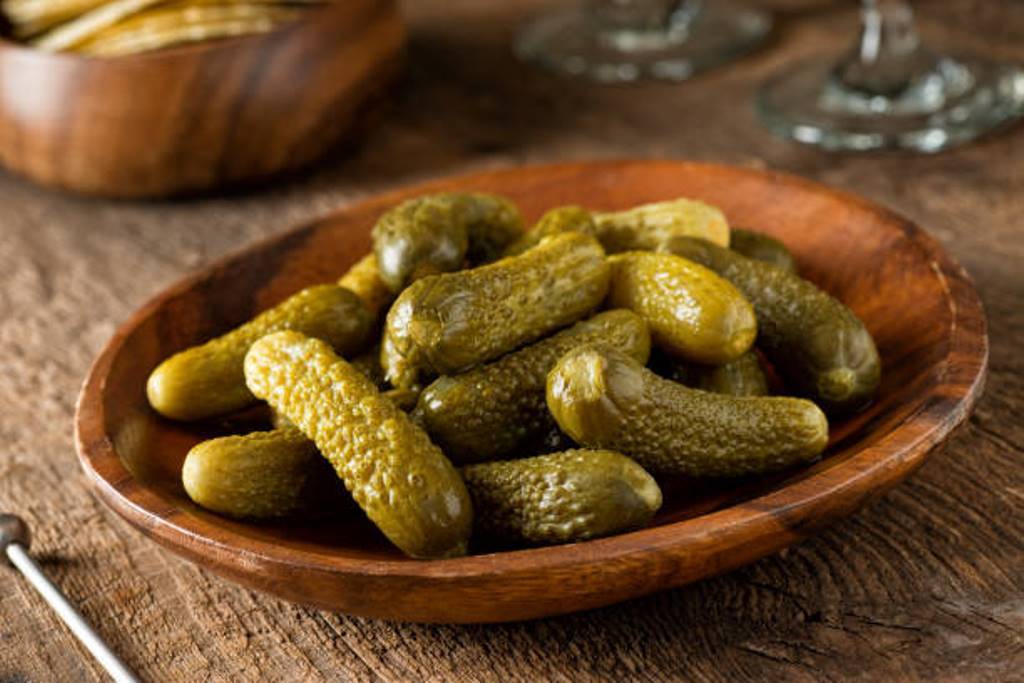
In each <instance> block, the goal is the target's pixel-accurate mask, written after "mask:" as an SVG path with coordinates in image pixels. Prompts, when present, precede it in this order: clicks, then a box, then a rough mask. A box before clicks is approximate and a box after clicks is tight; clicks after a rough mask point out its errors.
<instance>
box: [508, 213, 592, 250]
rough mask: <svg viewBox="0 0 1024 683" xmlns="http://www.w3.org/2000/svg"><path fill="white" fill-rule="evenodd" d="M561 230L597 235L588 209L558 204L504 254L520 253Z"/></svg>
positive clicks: (558, 233)
mask: <svg viewBox="0 0 1024 683" xmlns="http://www.w3.org/2000/svg"><path fill="white" fill-rule="evenodd" d="M563 232H582V233H583V234H584V235H590V236H591V237H595V238H596V237H598V235H597V224H596V223H594V219H593V217H592V216H591V215H590V212H589V211H587V210H586V209H584V208H583V207H580V206H559V207H556V208H554V209H551V210H550V211H548V212H547V213H545V214H544V215H543V216H541V217H540V220H538V221H537V224H536V225H534V226H533V227H532V228H530V230H529V232H527V233H526V234H524V235H523V236H522V237H520V238H519V239H518V240H516V241H515V242H513V243H512V244H511V245H510V246H509V247H508V248H507V249H506V250H505V254H504V255H505V256H515V255H516V254H521V253H523V252H524V251H526V250H527V249H530V248H532V247H535V246H537V245H538V244H540V241H541V240H542V239H544V238H545V237H553V236H555V235H561V234H562V233H563Z"/></svg>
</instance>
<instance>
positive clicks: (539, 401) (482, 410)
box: [413, 310, 651, 463]
mask: <svg viewBox="0 0 1024 683" xmlns="http://www.w3.org/2000/svg"><path fill="white" fill-rule="evenodd" d="M589 343H592V344H605V345H608V346H611V347H612V348H617V349H619V350H621V351H623V352H624V353H627V354H629V355H630V356H632V357H633V358H635V359H636V360H637V361H639V362H641V363H646V362H647V357H648V355H649V354H650V349H651V341H650V335H649V334H648V332H647V325H646V324H645V323H644V321H643V320H641V319H640V318H639V317H638V316H636V315H635V314H634V313H631V312H629V311H624V310H616V311H606V312H604V313H599V314H597V315H595V316H594V317H592V318H589V319H587V320H584V321H582V322H578V323H576V324H575V325H573V326H572V327H569V328H567V329H565V330H562V331H561V332H559V333H557V334H555V335H552V336H550V337H548V338H546V339H542V340H541V341H538V342H536V343H534V344H531V345H530V346H526V347H524V348H522V349H519V350H518V351H514V352H512V353H509V354H506V355H505V356H502V357H501V358H499V359H498V360H496V361H494V362H492V363H488V364H486V365H481V366H479V367H476V368H474V369H472V370H469V371H468V372H464V373H461V374H458V375H452V376H444V377H440V378H438V379H437V380H435V381H434V382H433V383H432V384H430V385H429V386H428V387H427V388H426V389H425V390H424V391H423V393H422V394H421V395H420V398H419V402H418V403H417V405H416V410H415V412H414V413H413V417H414V419H416V420H417V421H418V422H419V423H420V424H422V425H423V427H424V428H425V429H426V430H427V433H429V434H430V437H431V438H432V439H433V440H434V442H435V443H437V444H438V445H439V446H441V449H442V450H444V452H445V454H446V455H448V457H449V458H451V459H452V460H453V461H454V462H456V463H466V462H481V461H485V460H495V459H498V458H501V457H504V456H509V455H513V454H514V453H516V452H529V449H530V448H531V447H534V446H539V447H542V443H543V442H544V440H545V439H546V438H547V437H548V435H549V434H551V432H552V430H553V428H554V427H555V425H554V421H553V420H552V418H551V415H550V413H548V410H547V406H546V405H545V403H544V387H545V383H546V381H547V375H548V371H549V370H551V368H552V366H554V364H555V362H557V361H558V359H559V358H561V356H562V355H563V354H564V353H565V352H567V351H569V350H570V349H573V348H575V347H576V346H579V345H581V344H589Z"/></svg>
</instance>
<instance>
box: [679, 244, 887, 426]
mask: <svg viewBox="0 0 1024 683" xmlns="http://www.w3.org/2000/svg"><path fill="white" fill-rule="evenodd" d="M664 248H665V249H666V251H670V252H672V253H674V254H679V255H681V256H685V257H686V258H688V259H691V260H693V261H696V262H697V263H701V264H703V265H705V266H707V267H709V268H711V269H712V270H714V271H715V272H717V273H718V274H720V275H721V276H723V277H724V278H726V279H727V280H729V281H730V282H732V283H733V284H734V285H736V287H737V288H738V289H739V290H740V291H741V292H743V294H744V295H745V296H746V297H747V299H749V300H750V302H751V303H752V304H753V306H754V311H755V312H756V313H757V320H758V327H759V330H760V335H759V337H758V340H757V344H758V348H760V349H761V351H763V352H764V354H765V356H767V358H768V360H769V361H771V363H772V365H774V366H775V368H776V369H777V370H778V371H779V373H780V374H781V375H782V377H783V379H785V380H786V381H787V383H788V384H790V385H791V386H792V388H793V389H795V390H796V391H798V392H799V393H801V394H803V395H805V396H807V397H808V398H810V399H811V400H813V401H814V402H815V403H817V404H818V405H820V406H821V407H822V408H823V409H824V410H825V411H826V412H828V413H831V414H843V413H849V412H852V411H855V410H858V409H860V408H863V407H864V406H865V405H867V404H868V403H869V402H870V401H871V399H872V398H873V397H874V394H875V391H876V390H877V388H878V384H879V382H880V381H881V372H882V368H881V360H880V359H879V356H878V349H877V348H876V347H875V342H874V340H873V339H872V338H871V334H870V333H869V332H868V331H867V328H865V327H864V323H862V322H861V321H860V319H859V318H857V316H856V315H854V313H853V311H851V310H850V309H849V308H847V307H846V306H844V305H843V304H842V303H840V302H839V301H838V300H836V299H834V298H833V297H831V296H829V295H828V294H826V293H825V292H823V291H822V290H820V289H818V288H817V287H816V286H814V285H813V284H811V283H810V282H808V281H807V280H804V279H802V278H800V277H799V276H797V275H794V274H793V273H787V272H786V271H783V270H780V269H778V268H775V267H773V266H770V265H768V264H765V263H761V262H759V261H755V260H752V259H748V258H745V257H743V256H740V255H739V254H736V253H735V252H732V251H729V250H728V249H722V248H720V247H716V246H715V245H713V244H709V243H708V242H705V241H703V240H694V239H677V240H672V241H671V242H669V243H667V244H666V245H665V247H664Z"/></svg>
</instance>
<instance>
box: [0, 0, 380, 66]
mask: <svg viewBox="0 0 1024 683" xmlns="http://www.w3.org/2000/svg"><path fill="white" fill-rule="evenodd" d="M394 1H395V0H364V2H371V3H374V4H377V5H393V4H394ZM351 11H352V4H350V3H349V2H327V3H325V4H323V5H319V6H313V7H310V8H309V9H307V10H306V11H305V13H303V15H302V16H301V17H299V18H298V19H295V20H294V21H289V22H287V23H284V24H281V25H279V26H275V27H274V28H272V29H271V30H269V31H265V32H263V33H248V34H245V35H240V36H229V37H226V38H217V39H214V40H201V41H199V42H195V43H185V44H182V45H173V46H171V47H167V48H163V49H159V50H149V51H146V52H139V53H136V54H128V55H115V56H111V57H102V56H97V55H86V54H81V53H78V52H50V51H48V50H40V49H39V48H36V47H33V46H31V45H28V44H26V43H21V42H18V41H17V40H13V39H11V38H10V37H9V36H5V35H2V34H0V51H8V52H13V53H16V54H18V55H19V56H20V57H23V58H26V59H47V60H53V61H54V63H55V64H56V63H59V62H60V63H64V64H68V65H72V64H89V65H96V64H104V65H111V66H124V65H136V64H145V63H146V62H162V61H174V60H179V59H190V58H196V57H204V56H205V55H206V54H207V53H218V52H228V51H231V50H235V49H237V48H238V47H240V46H243V45H246V44H255V43H256V42H258V41H260V40H266V39H268V38H270V37H272V36H275V35H279V34H281V33H284V32H286V31H290V30H291V31H295V30H300V29H302V28H304V27H306V26H307V25H309V24H310V22H311V21H312V20H313V19H317V20H319V21H323V19H324V18H325V17H326V16H329V15H331V14H335V13H337V14H341V13H342V12H351Z"/></svg>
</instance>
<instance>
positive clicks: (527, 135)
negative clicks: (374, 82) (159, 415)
mask: <svg viewBox="0 0 1024 683" xmlns="http://www.w3.org/2000/svg"><path fill="white" fill-rule="evenodd" d="M762 4H764V5H765V6H769V7H772V8H773V9H775V10H777V11H778V20H779V30H778V31H777V34H776V38H775V40H774V42H773V43H772V44H771V45H770V46H769V47H768V49H766V50H764V51H763V52H761V53H759V54H757V55H755V56H752V57H750V58H747V59H745V60H742V61H740V62H738V63H735V64H733V65H731V66H728V67H726V68H723V69H721V70H719V71H716V72H714V73H712V74H708V75H707V76H704V77H701V78H699V79H697V80H694V81H692V82H690V83H687V84H685V85H644V86H638V87H626V88H606V87H599V86H593V85H587V84H583V83H573V82H566V81H562V80H558V79H555V78H552V77H549V76H546V75H544V74H541V73H538V72H536V71H533V70H531V69H529V68H527V67H524V66H522V65H520V64H518V63H517V62H516V61H515V60H514V59H513V58H512V57H511V56H510V54H509V50H508V47H507V46H508V41H509V37H510V35H511V33H512V31H513V30H514V29H515V27H516V26H517V25H518V24H519V23H520V22H521V20H522V19H524V18H525V17H526V16H527V15H528V14H529V13H530V12H532V11H534V10H535V9H537V7H539V6H540V5H539V4H538V3H536V2H531V3H525V2H524V3H511V2H509V3H486V2H480V1H476V2H470V1H468V0H446V1H445V2H439V1H435V0H430V1H428V0H417V1H416V2H413V1H412V0H410V1H409V2H407V3H406V6H405V9H406V11H407V14H408V16H409V20H410V24H411V30H412V48H411V53H410V68H409V71H408V74H407V76H406V78H405V80H404V82H403V83H402V84H401V86H400V88H399V89H398V90H397V91H396V93H395V95H394V98H393V101H392V103H390V104H389V105H388V106H387V107H386V108H385V110H384V112H383V113H382V115H381V117H380V119H379V121H378V123H377V125H376V126H375V127H374V128H373V129H372V130H371V131H370V132H369V133H368V134H367V135H366V136H365V138H364V139H363V140H361V141H360V143H359V144H358V145H357V146H356V147H355V148H353V149H349V150H347V151H343V152H340V153H337V154H335V155H333V156H332V158H330V159H329V160H328V161H327V162H326V163H325V164H323V165H321V166H320V167H319V168H317V169H314V170H313V171H311V172H309V173H307V174H304V175H301V176H299V177H297V178H295V179H292V180H290V181H287V182H280V183H277V184H275V185H274V186H273V187H270V188H266V189H262V190H258V191H254V192H250V193H245V194H235V195H231V196H227V197H220V198H204V199H199V200H193V201H182V202H173V203H109V202H100V201H89V200H81V199H76V198H72V197H68V196H63V195H59V194H54V193H50V192H47V191H45V190H41V189H38V188H36V187H33V186H31V185H29V184H27V183H25V182H22V181H20V180H17V179H14V178H11V177H9V176H0V349H2V353H3V360H2V363H0V508H2V509H3V510H4V511H10V512H15V513H18V514H20V515H22V516H23V517H24V518H25V519H27V520H28V521H29V523H30V524H31V525H32V527H33V530H34V532H35V545H34V552H35V554H36V556H37V557H38V558H40V560H41V561H42V563H43V565H44V566H45V568H46V570H47V571H48V572H49V573H50V575H51V576H52V577H53V578H54V579H55V581H56V582H57V583H58V584H59V585H60V586H61V587H62V588H63V589H64V590H65V591H66V592H67V594H68V595H69V596H70V597H71V598H72V599H73V601H74V602H76V603H77V604H78V605H80V606H81V609H82V611H83V612H84V613H85V614H86V616H87V617H88V618H89V619H90V620H91V621H92V622H93V623H94V624H95V625H96V626H97V628H98V630H99V631H100V632H101V633H102V634H103V636H104V637H105V638H106V639H107V640H108V641H109V642H110V643H111V644H112V645H113V646H114V647H115V649H116V650H117V651H118V652H119V653H121V654H122V655H123V657H124V658H125V660H127V661H128V662H129V663H130V664H131V665H132V666H133V667H135V668H136V669H137V670H138V671H139V672H140V673H141V674H142V675H143V676H144V677H145V678H146V679H148V680H154V681H172V680H173V681H192V680H195V681H208V680H215V681H257V680H258V681H273V680H289V681H292V680H295V681H297V680H317V679H321V678H324V679H330V680H349V679H351V680H379V679H380V680H467V681H476V680H501V681H508V680H523V681H536V680H574V681H575V680H601V679H603V680H615V681H619V680H627V679H653V680H670V679H686V680H709V681H710V680H715V681H718V680H721V681H737V680H765V679H769V680H796V681H801V680H807V681H819V680H847V679H855V680H870V681H880V680H929V681H953V680H956V681H959V680H966V681H988V680H991V681H1011V680H1018V681H1019V680H1024V427H1022V421H1021V418H1020V413H1021V411H1022V409H1024V356H1022V355H1021V351H1020V349H1021V341H1022V334H1024V308H1022V307H1021V301H1022V300H1024V268H1022V265H1021V264H1022V263H1024V222H1022V218H1021V216H1022V215H1024V126H1018V127H1016V128H1015V129H1012V130H1010V131H1008V132H1005V133H1004V134H1002V135H999V136H997V137H993V138H991V139H989V140H987V141H984V142H982V143H979V144H975V145H971V146H969V147H966V148H963V149H960V150H957V151H954V152H950V153H945V154H942V155H939V156H934V157H912V156H905V155H891V154H887V155H877V156H834V155H828V154H824V153H820V152H817V151H813V150H809V149H804V148H801V147H798V146H795V145H792V144H788V143H785V142H782V141H779V140H775V139H773V138H772V137H770V136H769V135H768V134H767V133H765V131H764V130H762V129H761V128H760V127H759V126H758V125H757V122H756V121H755V118H754V115H753V112H752V110H751V96H752V94H753V92H754V89H755V87H756V86H757V84H758V83H760V82H761V81H763V80H764V79H765V78H766V77H767V76H768V75H770V74H772V73H773V72H775V71H776V70H777V69H779V68H781V67H784V66H785V65H786V64H788V63H789V62H790V61H791V60H792V59H794V58H796V57H798V56H803V55H809V54H813V53H815V52H817V51H818V50H819V49H835V48H837V47H838V46H839V45H841V44H843V43H845V42H846V41H847V40H849V39H850V36H851V32H852V31H853V30H854V29H853V25H854V23H853V22H854V14H853V12H854V7H855V6H854V3H853V2H851V1H849V0H847V1H844V2H838V1H829V0H803V1H798V0H777V1H774V2H763V3H762ZM918 9H919V14H920V15H921V19H922V24H923V29H924V33H925V34H926V36H928V37H929V38H930V39H932V40H934V41H936V42H941V43H943V44H950V43H952V42H956V43H957V44H961V45H964V46H966V47H974V48H976V49H979V50H983V51H985V52H986V53H987V54H992V55H997V56H1001V57H1004V58H1008V59H1017V60H1024V47H1022V46H1024V3H1020V2H1012V1H1010V0H1004V1H1001V2H997V1H995V0H976V1H974V2H970V1H967V0H953V1H947V2H939V1H937V0H935V1H933V2H920V3H918ZM609 156H670V157H685V158H694V159H707V160H715V161H725V162H732V163H737V164H748V165H753V166H770V167H774V168H779V169H784V170H787V171H792V172H795V173H800V174H803V175H805V176H808V177H810V178H814V179H816V180H819V181H822V182H825V183H831V184H833V185H836V186H838V187H841V188H844V189H847V190H851V191H854V192H858V193H860V194H863V195H865V196H867V197H869V198H871V199H873V200H876V201H878V202H881V203H883V204H886V205H889V206H891V207H893V208H894V209H896V210H898V211H900V212H902V213H903V214H905V215H907V216H908V217H910V218H911V219H913V220H915V221H917V222H918V223H919V224H921V225H922V226H923V227H925V228H926V229H928V230H929V231H931V232H932V234H934V235H936V236H937V237H938V238H939V239H940V240H941V241H942V242H943V243H944V244H945V245H946V247H947V248H948V249H949V251H950V252H951V253H952V254H953V255H954V256H955V257H956V258H957V259H959V260H960V261H961V263H963V264H964V265H965V266H966V268H967V269H968V270H969V271H970V272H971V274H972V275H973V277H974V279H975V282H976V283H977V286H978V289H979V290H980V293H981V297H982V299H983V300H984V303H985V306H986V309H987V314H988V319H989V325H990V335H991V341H992V350H991V353H992V355H991V371H990V376H989V382H988V390H987V393H986V395H985V397H984V399H983V400H982V401H981V403H980V405H979V407H978V410H977V412H976V413H975V415H974V416H973V417H972V418H971V420H970V422H969V424H968V425H967V426H966V427H965V428H964V429H963V430H962V431H961V432H960V433H959V435H958V436H957V437H956V438H954V439H953V440H952V441H951V442H950V444H949V445H948V447H947V448H946V449H945V450H944V451H943V452H941V453H936V454H935V455H934V457H932V458H931V460H930V461H929V462H928V464H927V465H926V466H925V467H924V468H923V469H922V470H920V471H919V473H917V474H916V475H915V476H914V477H913V478H912V479H911V480H909V481H908V482H906V483H905V484H903V485H901V486H899V487H898V488H897V489H895V490H894V491H892V492H891V493H890V494H888V495H887V496H885V497H884V498H882V499H881V500H879V501H878V502H876V503H875V504H873V505H872V506H871V507H870V508H868V509H865V510H863V511H862V512H861V513H860V514H858V515H856V516H855V517H853V518H850V519H848V520H846V521H844V522H842V523H839V524H837V525H835V526H834V527H832V528H831V529H830V530H828V531H827V532H825V533H823V534H821V535H819V536H817V537H816V538H813V539H812V540H809V541H807V542H805V543H803V544H801V545H799V546H796V547H793V548H791V549H789V550H788V551H786V552H784V553H781V554H779V555H777V556H774V557H770V558H768V559H765V560H762V561H760V562H758V563H756V564H754V565H751V566H749V567H747V568H745V569H742V570H740V571H736V572H734V573H732V574H729V575H726V576H723V577H721V578H718V579H714V580H710V581H705V582H702V583H700V584H697V585H692V586H689V587H686V588H682V589H679V590H674V591H671V592H667V593H662V594H658V595H654V596H651V597H649V598H646V599H642V600H638V601H634V602H630V603H626V604H622V605H618V606H615V607H610V608H607V609H602V610H598V611H594V612H590V613H585V614H579V615H574V616H568V617H563V618H558V619H550V620H544V621H538V622H532V623H522V624H511V625H502V626H476V627H444V626H409V625H397V624H390V623H381V622H375V621H367V620H362V619H354V618H350V617H346V616H344V615H341V614H331V613H325V612H317V611H315V610H310V609H305V608H301V607H297V606H294V605H290V604H287V603H284V602H280V601H278V600H275V599H272V598H269V597H267V596H264V595H260V594H257V593H253V592H250V591H247V590H243V589H240V588H237V587H235V586H234V585H232V584H230V583H227V582H226V581H223V580H221V579H219V578H217V577H215V576H212V575H210V574H207V573H206V572H204V571H201V570H199V569H197V568H195V567H194V566H192V565H191V564H188V563H186V562H184V561H181V560H179V559H177V558H176V557H174V556H172V555H170V554H169V553H167V552H164V551H163V550H161V549H160V548H158V547H157V546H156V545H154V544H153V543H151V542H150V541H148V540H146V539H145V538H144V537H143V536H142V535H141V534H139V533H138V532H136V531H134V530H133V529H131V528H129V527H128V526H127V525H126V524H125V523H123V522H121V521H120V520H119V519H117V518H115V517H114V516H113V515H112V514H111V513H109V512H108V511H107V510H106V509H105V508H103V507H102V506H101V505H100V504H99V503H98V502H97V501H96V500H95V499H94V498H93V497H92V495H91V494H90V493H89V490H88V487H87V485H86V482H85V480H84V478H83V477H82V475H81V474H80V472H79V469H78V464H77V462H76V459H75V455H74V447H73V443H72V412H73V409H74V401H75V397H76V394H77V391H78V387H79V383H80V382H81V380H82V377H83V376H84V374H85V371H86V369H87V367H88V365H89V362H90V360H91V359H92V357H93V355H94V354H95V353H96V352H97V350H98V349H99V348H100V347H101V346H102V344H103V343H104V342H105V341H106V340H107V338H108V337H109V336H110V334H111V333H112V332H113V330H114V328H115V326H116V325H117V324H118V323H119V322H120V321H121V320H123V319H124V318H125V317H126V316H127V315H128V314H129V313H130V312H131V311H132V310H133V309H134V308H136V307H137V306H138V304H140V303H141V302H142V301H143V300H144V299H146V298H148V297H149V296H151V295H152V294H154V293H155V292H156V291H157V290H159V289H160V288H162V287H163V286H165V285H167V284H169V283H170V282H172V281H173V280H175V279H177V278H178V277H180V276H181V275H182V274H183V273H185V272H187V271H188V270H190V269H192V268H195V267H197V266H199V265H201V264H203V263H205V262H207V261H209V260H210V259H213V258H215V257H217V256H220V255H222V254H224V253H225V252H228V251H230V250H232V249H235V248H238V247H240V246H242V245H244V244H247V243H249V242H250V241H252V240H254V239H257V238H259V237H261V236H265V235H268V234H271V233H274V232H277V231H282V230H285V229H287V228H288V227H289V226H291V225H294V224H296V223H297V222H300V221H302V220H304V219H307V218H311V217H314V216H316V215H318V214H322V213H325V212H327V211H328V210H330V209H332V208H333V207H335V206H337V205H339V204H341V203H343V202H346V201H350V200H352V199H354V198H357V197H361V196H365V195H367V194H370V193H372V192H376V191H378V190H381V189H383V188H387V187H392V186H395V185H398V184H401V183H406V182H410V181H413V180H417V179H421V178H424V177H428V176H435V175H440V174H445V173H449V172H455V171H462V170H466V169H469V168H481V167H491V166H498V165H506V164H516V163H520V162H524V161H541V160H568V159H584V158H594V157H609ZM823 229H827V226H823ZM0 578H2V579H3V581H2V582H0V681H4V682H7V681H12V682H13V681H50V680H54V681H80V680H93V679H102V672H101V671H100V670H99V669H98V667H97V665H96V664H95V663H94V662H92V661H91V660H90V659H89V658H88V656H87V655H86V653H85V651H84V650H83V649H82V648H81V647H80V646H79V645H78V644H77V643H76V642H75V641H74V640H73V639H72V637H71V636H70V635H69V633H68V632H67V631H66V630H65V629H64V628H63V627H62V626H61V625H60V624H59V622H58V621H57V620H56V618H55V617H54V616H53V615H52V614H51V613H50V612H49V611H48V610H47V609H46V607H45V605H44V604H43V603H42V602H41V601H40V600H39V599H38V598H37V597H36V595H35V594H34V593H33V592H32V591H31V589H30V588H29V587H28V585H27V584H26V583H25V582H24V581H22V580H21V579H19V578H17V577H16V576H15V575H14V574H12V573H6V572H0Z"/></svg>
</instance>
